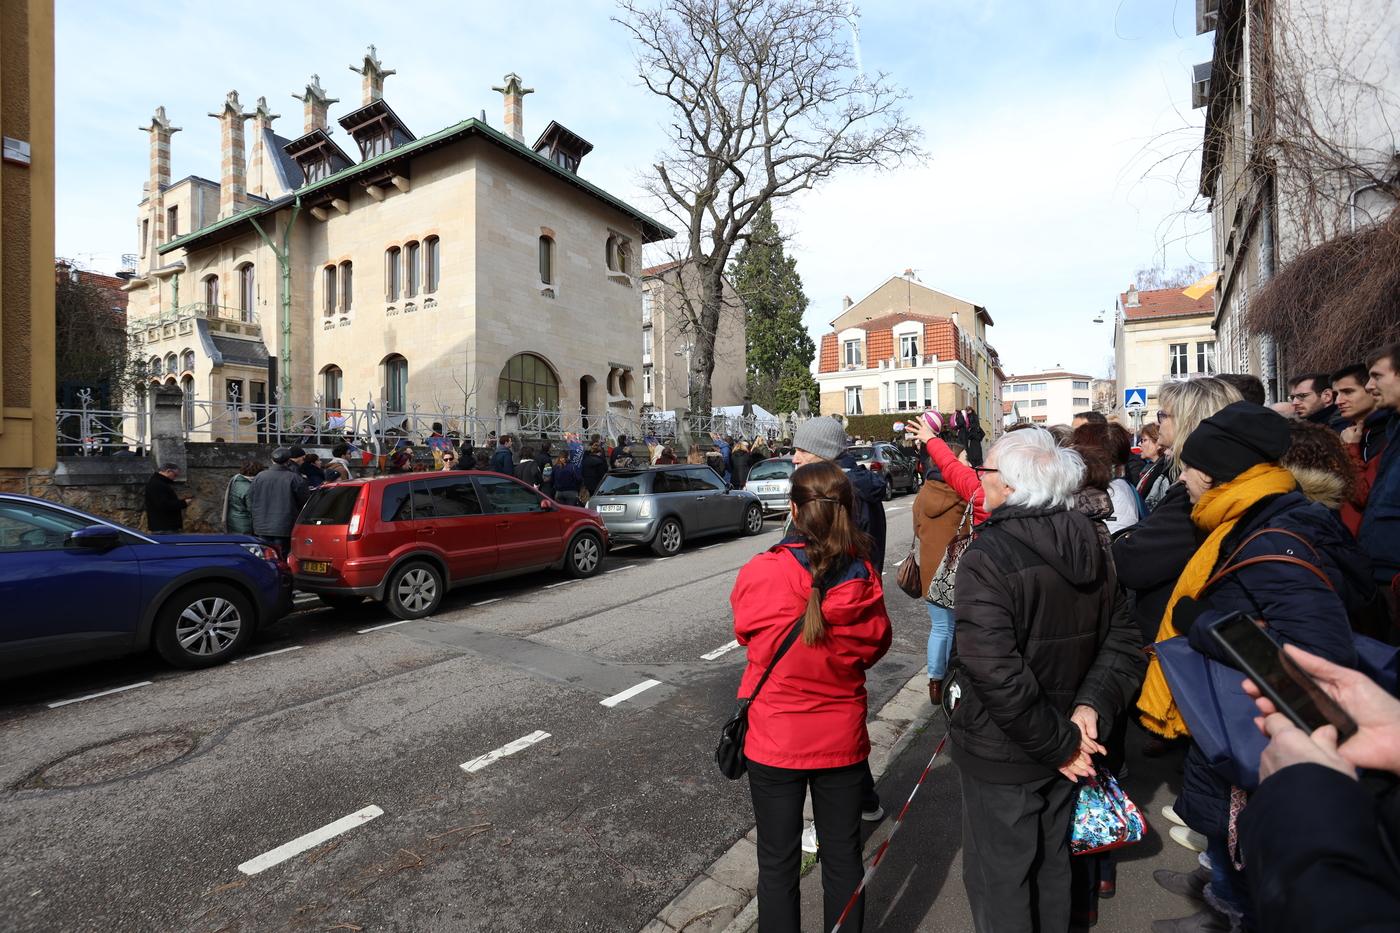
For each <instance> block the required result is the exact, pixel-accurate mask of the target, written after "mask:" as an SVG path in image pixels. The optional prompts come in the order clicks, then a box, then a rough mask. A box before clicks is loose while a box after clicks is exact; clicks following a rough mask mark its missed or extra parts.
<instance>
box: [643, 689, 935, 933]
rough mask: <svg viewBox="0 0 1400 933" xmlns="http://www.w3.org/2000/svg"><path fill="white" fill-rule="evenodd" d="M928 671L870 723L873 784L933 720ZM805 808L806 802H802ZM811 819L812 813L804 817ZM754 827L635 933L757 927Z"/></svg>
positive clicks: (734, 932) (728, 932) (736, 931)
mask: <svg viewBox="0 0 1400 933" xmlns="http://www.w3.org/2000/svg"><path fill="white" fill-rule="evenodd" d="M927 670H928V669H927V668H920V669H919V670H918V671H917V672H915V674H914V676H913V677H911V678H909V680H908V681H906V682H905V684H904V686H902V687H900V688H899V690H897V691H895V695H894V696H892V697H890V699H889V701H888V702H887V703H885V705H884V706H882V707H880V710H879V711H878V712H877V713H876V714H875V716H874V718H873V719H871V720H870V721H869V723H868V724H867V728H868V729H869V732H870V771H871V773H872V774H873V775H874V776H875V780H876V781H878V780H880V778H882V777H883V776H884V774H885V772H886V771H887V770H889V766H890V763H891V762H893V761H894V760H895V759H897V758H898V757H899V756H900V754H901V753H903V751H904V750H905V748H907V747H908V746H909V744H910V743H911V742H913V741H914V739H915V737H916V736H917V735H918V734H919V732H920V731H921V730H922V729H923V727H924V726H925V725H926V724H927V723H928V722H929V721H930V720H931V719H932V718H933V716H934V713H935V710H934V707H933V705H932V704H930V703H929V701H928V673H927ZM807 806H808V807H809V808H810V806H811V801H810V800H809V801H808V802H807ZM804 816H805V818H806V819H808V820H810V819H811V813H810V812H806V813H804ZM757 839H758V828H757V827H754V828H753V829H750V830H749V831H748V833H746V834H745V835H744V837H743V838H742V839H740V840H739V841H738V842H736V843H734V845H732V846H730V847H729V849H728V850H726V851H725V852H724V854H723V855H721V856H720V857H719V858H717V859H715V861H714V862H713V863H712V864H711V865H710V867H709V868H707V869H705V870H704V871H702V872H701V873H700V874H698V875H696V876H695V877H694V878H693V879H692V880H691V882H690V884H688V885H686V886H685V888H684V889H683V890H682V891H681V893H679V894H677V895H676V896H675V898H674V899H672V901H671V903H669V904H667V905H666V906H665V907H663V908H661V910H660V912H659V913H657V915H656V916H655V917H654V918H653V919H652V920H651V921H650V922H649V923H647V924H646V926H644V927H642V928H641V930H639V931H638V933H748V931H749V930H750V929H752V928H753V926H754V925H755V924H756V923H757V922H758V901H757V899H756V898H755V896H754V894H755V887H756V885H757V882H758V847H757Z"/></svg>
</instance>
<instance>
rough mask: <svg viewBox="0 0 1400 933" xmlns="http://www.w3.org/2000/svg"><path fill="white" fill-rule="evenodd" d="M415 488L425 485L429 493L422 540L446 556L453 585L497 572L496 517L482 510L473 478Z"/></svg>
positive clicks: (420, 526) (427, 482) (421, 524)
mask: <svg viewBox="0 0 1400 933" xmlns="http://www.w3.org/2000/svg"><path fill="white" fill-rule="evenodd" d="M414 485H416V486H422V487H423V489H424V491H425V493H426V504H427V510H426V514H425V515H423V516H422V520H421V521H419V522H418V535H419V538H420V539H421V540H423V541H427V542H430V543H432V544H434V545H436V546H437V547H438V548H440V549H441V550H442V552H443V553H444V554H446V555H447V567H448V572H449V573H450V574H451V575H452V580H453V582H454V583H455V582H460V581H462V580H471V579H473V578H476V577H485V576H488V575H490V574H493V573H495V572H496V567H497V556H496V546H497V534H496V521H497V518H496V516H494V515H487V514H486V511H485V510H484V509H483V508H482V507H481V499H480V496H479V495H478V493H477V490H476V485H475V484H474V483H473V482H472V478H471V477H470V476H467V475H465V474H459V475H452V476H446V477H444V478H442V479H430V480H421V481H416V482H415V483H414ZM416 514H417V513H415V515H416Z"/></svg>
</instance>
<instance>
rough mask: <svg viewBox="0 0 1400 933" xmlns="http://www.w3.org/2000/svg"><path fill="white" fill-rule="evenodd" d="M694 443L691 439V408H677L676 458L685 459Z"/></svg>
mask: <svg viewBox="0 0 1400 933" xmlns="http://www.w3.org/2000/svg"><path fill="white" fill-rule="evenodd" d="M692 443H694V442H693V441H692V440H691V439H690V409H689V408H677V409H676V447H675V450H676V458H677V459H680V460H684V458H685V456H686V455H687V454H689V453H690V445H691V444H692Z"/></svg>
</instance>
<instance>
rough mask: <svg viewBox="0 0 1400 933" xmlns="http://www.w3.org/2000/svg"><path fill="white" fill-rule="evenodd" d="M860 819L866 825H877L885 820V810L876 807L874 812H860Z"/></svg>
mask: <svg viewBox="0 0 1400 933" xmlns="http://www.w3.org/2000/svg"><path fill="white" fill-rule="evenodd" d="M860 818H861V819H863V820H865V822H867V823H878V822H880V821H881V820H883V819H884V818H885V808H884V807H876V808H875V809H874V810H862V811H861V812H860Z"/></svg>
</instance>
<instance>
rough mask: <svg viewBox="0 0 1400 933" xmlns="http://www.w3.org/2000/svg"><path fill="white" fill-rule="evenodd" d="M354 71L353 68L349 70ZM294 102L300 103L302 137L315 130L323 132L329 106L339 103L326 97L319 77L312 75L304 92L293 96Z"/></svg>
mask: <svg viewBox="0 0 1400 933" xmlns="http://www.w3.org/2000/svg"><path fill="white" fill-rule="evenodd" d="M350 70H351V71H354V70H355V69H354V68H351V69H350ZM292 98H293V99H294V100H299V101H301V102H302V105H303V108H302V113H303V117H302V120H303V123H302V131H301V132H302V135H303V136H305V135H306V134H308V133H314V132H315V131H316V130H324V129H325V128H326V127H327V126H329V124H328V123H327V122H326V119H327V113H328V112H329V111H330V109H331V104H338V103H340V99H339V98H337V97H327V96H326V90H325V88H323V87H321V76H320V75H312V76H311V81H310V83H309V84H307V85H306V90H304V91H302V92H301V93H300V94H293V95H292Z"/></svg>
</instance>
